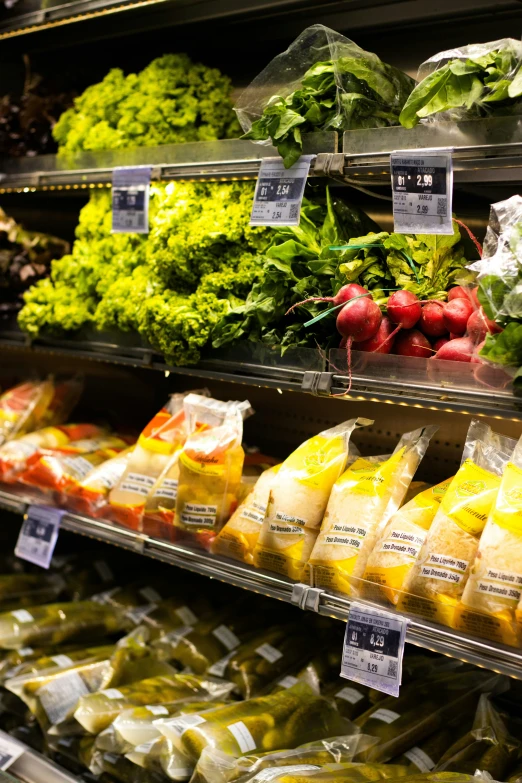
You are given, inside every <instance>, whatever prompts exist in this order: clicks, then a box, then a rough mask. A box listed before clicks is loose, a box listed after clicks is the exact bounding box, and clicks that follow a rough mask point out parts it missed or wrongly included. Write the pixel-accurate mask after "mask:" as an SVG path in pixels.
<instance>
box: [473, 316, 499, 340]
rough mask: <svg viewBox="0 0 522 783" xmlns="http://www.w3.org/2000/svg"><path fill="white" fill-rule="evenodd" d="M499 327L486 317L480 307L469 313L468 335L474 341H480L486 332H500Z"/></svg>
mask: <svg viewBox="0 0 522 783" xmlns="http://www.w3.org/2000/svg"><path fill="white" fill-rule="evenodd" d="M501 331H502V329H501V327H500V326H499V325H498V324H496V323H495V321H492V320H491V319H490V318H488V317H487V315H486V313H485V312H484V310H483V309H482V307H481V308H480V310H475V311H474V312H473V313H471V315H470V317H469V318H468V328H467V333H468V337H471V338H472V340H475V342H481V341H482V340H484V338H485V337H486V334H488V333H489V334H498V332H501Z"/></svg>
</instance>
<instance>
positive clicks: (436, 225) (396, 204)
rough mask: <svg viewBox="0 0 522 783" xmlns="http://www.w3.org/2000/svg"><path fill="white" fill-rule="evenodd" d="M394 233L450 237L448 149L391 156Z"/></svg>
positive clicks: (451, 229) (450, 202)
mask: <svg viewBox="0 0 522 783" xmlns="http://www.w3.org/2000/svg"><path fill="white" fill-rule="evenodd" d="M390 171H391V180H392V190H393V221H394V229H393V230H394V231H395V232H396V233H397V234H453V223H452V217H451V210H452V202H453V158H452V151H451V150H447V149H446V150H444V149H440V150H439V149H434V150H404V151H402V152H401V151H400V150H399V151H395V152H392V153H391V155H390Z"/></svg>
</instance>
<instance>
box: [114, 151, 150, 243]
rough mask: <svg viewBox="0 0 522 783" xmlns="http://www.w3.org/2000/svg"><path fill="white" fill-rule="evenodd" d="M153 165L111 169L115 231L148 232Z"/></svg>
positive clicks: (118, 232) (117, 232)
mask: <svg viewBox="0 0 522 783" xmlns="http://www.w3.org/2000/svg"><path fill="white" fill-rule="evenodd" d="M150 171H151V167H150V166H136V167H127V166H125V167H122V168H115V169H114V170H113V172H112V232H113V233H114V234H148V232H149V196H150Z"/></svg>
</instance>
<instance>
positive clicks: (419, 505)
mask: <svg viewBox="0 0 522 783" xmlns="http://www.w3.org/2000/svg"><path fill="white" fill-rule="evenodd" d="M450 482H451V479H446V481H442V482H441V483H440V484H437V485H436V486H433V487H429V488H428V489H425V490H423V491H422V492H419V493H418V494H417V495H415V496H414V497H413V498H412V499H411V500H410V501H409V502H408V503H405V505H403V506H401V508H399V510H398V511H396V512H395V514H394V515H393V516H392V518H391V519H390V521H389V522H388V524H387V525H386V527H385V528H384V530H383V532H382V533H381V535H380V537H379V539H378V540H377V541H376V543H375V546H374V547H373V550H372V551H371V552H370V555H369V557H368V561H367V563H366V568H365V571H364V575H363V578H364V579H366V580H368V581H369V582H373V583H375V584H376V585H379V586H380V587H379V588H376V589H375V592H376V593H377V594H378V595H379V596H382V597H384V598H386V599H387V600H388V601H389V602H390V603H392V604H397V602H398V600H399V593H398V592H397V591H400V590H402V589H403V585H404V583H405V580H406V579H407V576H408V574H409V573H410V571H411V569H412V568H413V566H414V564H415V561H416V560H417V557H418V555H419V552H420V550H421V547H422V545H423V543H424V541H425V540H426V535H427V531H428V530H429V529H430V527H431V523H432V522H433V520H434V519H435V514H436V513H437V511H438V510H439V506H440V503H441V500H442V498H443V497H444V495H445V494H446V490H447V489H448V487H449V485H450ZM371 594H372V595H374V592H373V589H372V593H371Z"/></svg>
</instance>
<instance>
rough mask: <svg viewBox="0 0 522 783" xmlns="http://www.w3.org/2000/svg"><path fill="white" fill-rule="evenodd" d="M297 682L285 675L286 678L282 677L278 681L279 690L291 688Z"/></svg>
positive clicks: (290, 676) (289, 675)
mask: <svg viewBox="0 0 522 783" xmlns="http://www.w3.org/2000/svg"><path fill="white" fill-rule="evenodd" d="M298 682H299V680H298V679H297V677H293V676H292V675H291V674H287V675H286V677H283V679H282V680H279V681H278V683H277V684H278V685H280V686H281V688H292V687H293V686H294V685H297V683H298Z"/></svg>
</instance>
